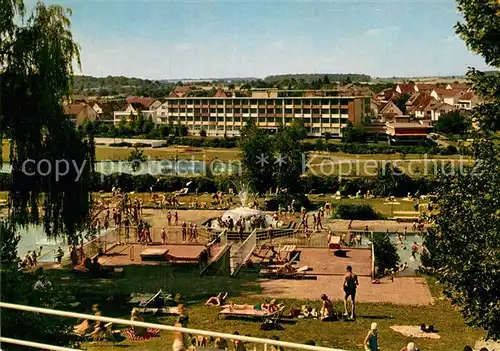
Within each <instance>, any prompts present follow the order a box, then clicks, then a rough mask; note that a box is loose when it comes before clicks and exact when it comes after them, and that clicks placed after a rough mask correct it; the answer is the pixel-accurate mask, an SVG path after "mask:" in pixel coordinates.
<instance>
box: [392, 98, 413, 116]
mask: <svg viewBox="0 0 500 351" xmlns="http://www.w3.org/2000/svg"><path fill="white" fill-rule="evenodd" d="M409 99H410V95H408V94H402V95H400V96H399V97H398V99H397V100H396V101H395V102H394V104H395V105H396V106H397V107H398V108H399V109H400V110H401V112H403V114H405V113H406V103H407V102H408V100H409Z"/></svg>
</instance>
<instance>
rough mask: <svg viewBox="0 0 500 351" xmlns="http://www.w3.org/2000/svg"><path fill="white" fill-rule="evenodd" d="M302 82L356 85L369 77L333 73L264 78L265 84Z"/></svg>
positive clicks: (367, 80) (280, 75) (368, 79)
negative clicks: (288, 81) (289, 81)
mask: <svg viewBox="0 0 500 351" xmlns="http://www.w3.org/2000/svg"><path fill="white" fill-rule="evenodd" d="M286 79H288V80H292V79H294V80H296V81H299V80H304V81H305V82H307V83H311V82H313V81H318V80H322V81H323V82H324V83H326V84H329V83H330V82H336V83H346V82H348V83H356V82H369V81H371V79H372V78H371V77H370V76H369V75H366V74H356V73H335V74H279V75H274V76H268V77H266V78H264V81H265V82H271V83H275V82H279V81H283V80H286Z"/></svg>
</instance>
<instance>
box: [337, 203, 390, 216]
mask: <svg viewBox="0 0 500 351" xmlns="http://www.w3.org/2000/svg"><path fill="white" fill-rule="evenodd" d="M332 217H333V218H338V219H355V220H370V219H378V218H380V215H378V214H377V212H375V210H374V209H373V207H371V206H370V205H368V204H359V205H357V204H340V205H338V206H336V207H335V209H334V211H333V214H332Z"/></svg>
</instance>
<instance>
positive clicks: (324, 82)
mask: <svg viewBox="0 0 500 351" xmlns="http://www.w3.org/2000/svg"><path fill="white" fill-rule="evenodd" d="M328 84H330V78H328V75H327V74H325V76H324V77H323V85H328Z"/></svg>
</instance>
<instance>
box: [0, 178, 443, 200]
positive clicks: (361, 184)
mask: <svg viewBox="0 0 500 351" xmlns="http://www.w3.org/2000/svg"><path fill="white" fill-rule="evenodd" d="M10 179H11V176H10V174H8V173H0V191H6V190H9V188H10ZM190 181H192V183H191V184H190V189H193V190H196V189H198V192H209V193H213V192H216V191H217V190H220V191H224V192H227V191H228V189H229V188H234V183H233V181H234V176H231V175H224V176H216V177H214V178H209V177H203V176H193V177H182V176H161V177H155V176H152V175H149V174H147V175H131V174H126V173H113V174H110V175H105V174H102V173H98V174H97V175H96V177H95V179H93V181H92V183H91V188H92V190H93V191H101V190H102V191H106V192H108V191H111V189H112V188H113V186H115V187H117V188H121V189H122V190H124V191H138V192H146V191H149V190H150V189H151V187H152V188H153V191H161V192H172V191H178V190H181V189H182V188H184V187H185V186H186V184H187V183H188V182H190ZM301 184H302V191H303V192H304V193H310V192H314V193H335V192H337V191H340V192H341V193H342V195H344V196H346V195H355V194H356V193H357V192H358V191H361V192H362V193H363V194H366V192H367V191H368V190H369V191H370V192H371V193H372V194H373V195H376V196H389V195H392V196H406V195H407V194H408V193H412V194H415V193H417V192H418V193H419V194H421V195H424V194H428V193H430V192H431V191H432V190H433V189H434V187H435V186H436V181H435V180H433V179H431V178H410V177H407V176H406V175H402V176H400V177H398V178H397V179H396V180H394V179H392V180H390V182H389V180H384V179H380V178H377V177H360V178H343V179H341V180H339V178H338V177H335V176H328V177H320V176H306V177H303V178H302V180H301Z"/></svg>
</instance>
